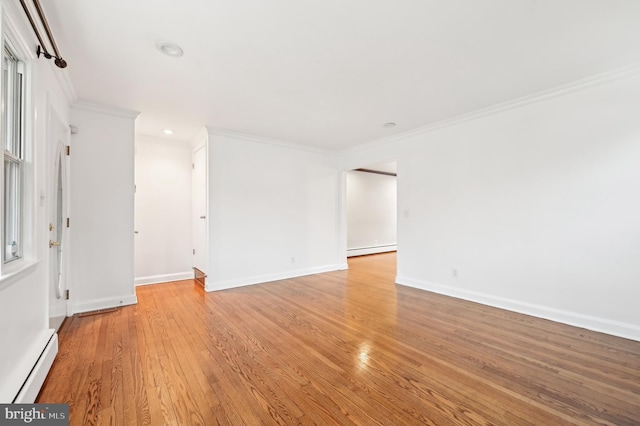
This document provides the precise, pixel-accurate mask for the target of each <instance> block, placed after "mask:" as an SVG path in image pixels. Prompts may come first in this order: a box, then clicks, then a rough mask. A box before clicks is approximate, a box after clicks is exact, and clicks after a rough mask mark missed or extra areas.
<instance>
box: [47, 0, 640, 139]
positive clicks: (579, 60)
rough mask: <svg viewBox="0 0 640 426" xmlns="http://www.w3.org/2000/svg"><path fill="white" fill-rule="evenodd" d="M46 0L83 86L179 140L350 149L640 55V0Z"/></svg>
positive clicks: (91, 97) (144, 128)
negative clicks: (203, 136)
mask: <svg viewBox="0 0 640 426" xmlns="http://www.w3.org/2000/svg"><path fill="white" fill-rule="evenodd" d="M42 3H43V7H44V9H45V12H46V15H47V17H48V19H49V21H50V25H51V27H52V30H53V33H54V35H55V37H56V40H57V42H58V46H59V48H60V51H61V53H62V56H63V57H64V58H65V59H66V60H67V62H68V63H69V67H68V68H67V71H64V72H69V73H70V79H71V81H72V82H73V86H74V88H75V91H76V93H77V96H78V99H79V100H82V101H90V102H97V103H102V104H107V105H112V106H116V107H121V108H127V109H133V110H138V111H141V112H142V114H141V115H140V118H139V119H138V123H137V130H138V132H139V133H144V134H149V135H156V136H164V135H163V134H162V130H163V129H165V128H171V129H173V130H174V132H175V134H174V135H173V138H175V139H178V140H187V139H189V138H190V137H192V136H193V135H194V134H195V133H196V132H197V131H199V130H200V129H201V128H202V127H203V126H204V125H209V126H213V127H218V128H222V129H227V130H232V131H236V132H242V133H247V134H252V135H257V136H261V137H266V138H272V139H277V140H281V141H287V142H293V143H300V144H305V145H312V146H317V147H322V148H328V149H344V148H348V147H351V146H355V145H358V144H362V143H365V142H368V141H371V140H375V139H379V138H384V137H387V136H390V135H393V134H396V133H400V132H404V131H408V130H411V129H415V128H419V127H422V126H426V125H429V124H431V123H434V122H438V121H441V120H444V119H447V118H452V117H455V116H459V115H462V114H465V113H468V112H471V111H474V110H478V109H481V108H484V107H488V106H491V105H495V104H498V103H501V102H505V101H508V100H511V99H514V98H518V97H521V96H525V95H529V94H532V93H536V92H540V91H543V90H547V89H550V88H552V87H555V86H559V85H563V84H566V83H569V82H572V81H575V80H579V79H581V78H585V77H588V76H592V75H595V74H599V73H602V72H605V71H608V70H612V69H617V68H620V67H623V66H626V65H630V64H634V63H636V62H637V61H638V60H640V1H638V0H484V1H479V0H397V1H389V0H387V1H384V0H377V1H371V0H340V1H338V0H304V1H302V0H268V1H266V0H233V1H232V0H183V1H176V0H135V1H132V0H109V1H88V0H42ZM160 40H166V41H171V42H174V43H177V44H179V45H180V46H182V48H183V49H184V52H185V54H184V56H183V57H181V58H172V57H167V56H164V55H163V54H161V53H160V52H159V51H158V50H157V49H156V47H155V46H156V43H157V42H158V41H160ZM386 122H395V123H397V126H396V127H393V128H388V127H383V124H384V123H386Z"/></svg>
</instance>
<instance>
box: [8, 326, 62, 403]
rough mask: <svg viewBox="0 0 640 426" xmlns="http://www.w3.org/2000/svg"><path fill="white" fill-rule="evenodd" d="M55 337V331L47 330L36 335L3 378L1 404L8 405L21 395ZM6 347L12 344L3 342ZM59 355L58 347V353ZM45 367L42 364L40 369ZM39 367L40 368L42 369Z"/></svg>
mask: <svg viewBox="0 0 640 426" xmlns="http://www.w3.org/2000/svg"><path fill="white" fill-rule="evenodd" d="M52 335H54V332H53V330H50V329H46V330H42V331H39V332H38V333H36V334H35V337H34V338H33V339H31V345H30V346H29V347H28V348H26V350H25V351H24V352H23V353H22V354H21V356H20V358H19V360H18V362H17V363H16V365H14V366H12V368H11V370H10V373H9V374H8V375H7V376H5V377H2V386H0V402H1V403H3V404H8V403H11V402H13V401H14V400H15V399H16V398H17V397H18V396H19V395H20V394H22V392H21V390H22V389H24V386H25V384H26V383H27V382H29V380H35V379H31V376H32V373H33V372H34V371H36V370H35V369H34V367H37V366H38V364H39V362H40V361H39V360H40V359H41V357H42V354H43V352H44V351H45V350H46V349H47V346H48V345H49V344H50V342H51V336H52ZM3 345H5V347H7V345H8V346H10V345H11V342H3ZM55 353H57V346H56V351H55V352H54V354H53V355H54V356H55ZM43 366H45V364H44V363H42V364H40V367H43ZM40 367H39V368H40Z"/></svg>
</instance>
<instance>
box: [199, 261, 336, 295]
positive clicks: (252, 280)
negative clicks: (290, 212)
mask: <svg viewBox="0 0 640 426" xmlns="http://www.w3.org/2000/svg"><path fill="white" fill-rule="evenodd" d="M341 266H342V265H338V264H335V265H325V266H317V267H314V268H306V269H297V270H293V271H287V272H280V273H277V274H266V275H258V276H254V277H248V278H238V279H233V280H225V281H217V282H215V281H211V280H210V279H209V278H206V279H205V286H204V289H205V291H218V290H227V289H230V288H236V287H244V286H247V285H254V284H263V283H268V282H272V281H280V280H286V279H289V278H296V277H302V276H305V275H314V274H321V273H323V272H331V271H338V270H341Z"/></svg>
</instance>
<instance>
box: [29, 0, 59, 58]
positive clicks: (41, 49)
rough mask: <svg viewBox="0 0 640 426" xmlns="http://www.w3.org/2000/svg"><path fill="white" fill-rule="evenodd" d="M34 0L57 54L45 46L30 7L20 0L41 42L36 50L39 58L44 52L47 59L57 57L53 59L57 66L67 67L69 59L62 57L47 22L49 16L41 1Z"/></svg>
mask: <svg viewBox="0 0 640 426" xmlns="http://www.w3.org/2000/svg"><path fill="white" fill-rule="evenodd" d="M32 1H33V5H34V6H35V8H36V11H37V12H38V17H39V18H40V22H41V23H42V26H43V27H44V31H45V32H46V33H47V38H48V39H49V43H50V44H51V47H53V52H54V53H55V55H52V54H51V53H49V52H48V51H47V47H46V46H45V44H44V42H43V41H42V37H40V32H39V31H38V27H37V26H36V23H35V22H34V21H33V17H32V16H31V13H30V12H29V8H28V7H27V5H26V4H25V2H24V0H20V4H21V5H22V8H23V9H24V13H25V14H26V15H27V19H29V23H30V24H31V28H33V32H34V33H36V37H37V38H38V42H39V43H40V44H39V45H38V49H37V50H36V53H37V54H38V58H39V57H40V54H42V55H43V56H44V57H45V58H47V59H51V58H55V61H53V62H54V63H55V64H56V66H57V67H58V68H66V66H67V61H65V60H64V59H62V56H61V55H60V51H59V50H58V46H57V45H56V41H55V40H54V38H53V34H51V28H49V23H48V22H47V18H46V17H45V16H44V11H43V10H42V6H41V5H40V1H39V0H32Z"/></svg>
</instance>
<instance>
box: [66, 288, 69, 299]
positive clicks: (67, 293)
mask: <svg viewBox="0 0 640 426" xmlns="http://www.w3.org/2000/svg"><path fill="white" fill-rule="evenodd" d="M65 293H66V294H65V297H66V298H67V300H69V290H67V291H66V292H65Z"/></svg>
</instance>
